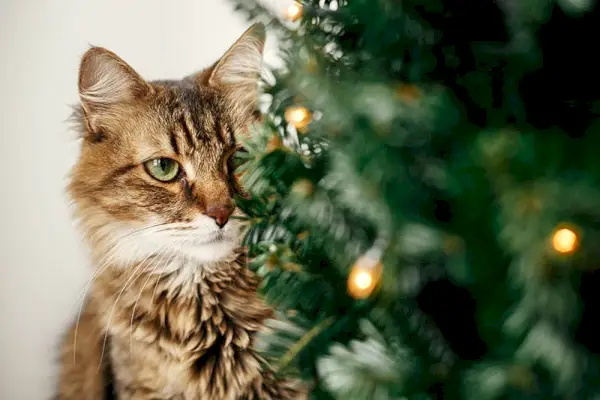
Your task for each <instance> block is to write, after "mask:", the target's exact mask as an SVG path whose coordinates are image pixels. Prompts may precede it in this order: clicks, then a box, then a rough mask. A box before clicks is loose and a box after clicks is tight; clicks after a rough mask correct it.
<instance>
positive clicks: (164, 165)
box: [158, 158, 170, 171]
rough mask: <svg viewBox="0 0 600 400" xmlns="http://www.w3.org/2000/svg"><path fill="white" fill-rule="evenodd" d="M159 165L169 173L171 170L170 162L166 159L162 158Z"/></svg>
mask: <svg viewBox="0 0 600 400" xmlns="http://www.w3.org/2000/svg"><path fill="white" fill-rule="evenodd" d="M158 164H159V165H160V169H162V170H163V171H167V170H168V169H169V164H170V160H167V159H166V158H161V159H160V160H158Z"/></svg>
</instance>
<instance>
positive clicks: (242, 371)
mask: <svg viewBox="0 0 600 400" xmlns="http://www.w3.org/2000/svg"><path fill="white" fill-rule="evenodd" d="M263 41H264V28H262V27H260V26H254V27H252V28H250V29H249V30H248V31H247V32H246V33H245V34H244V35H243V36H242V37H241V38H240V39H239V40H238V41H237V42H236V43H235V44H234V45H233V46H232V47H231V48H230V49H229V50H228V51H227V52H226V53H225V55H224V56H223V57H222V58H221V59H220V60H219V61H218V62H216V63H215V64H214V65H213V66H212V67H209V68H207V69H205V70H203V71H200V72H198V73H196V74H194V75H191V76H189V77H186V78H184V79H182V80H180V81H152V82H149V81H145V80H144V79H142V78H141V77H140V76H139V75H138V74H137V73H136V72H135V71H134V69H133V68H131V67H130V66H129V65H128V64H126V63H125V62H124V61H123V60H121V59H120V58H119V57H118V56H117V55H116V54H114V53H112V52H110V51H108V50H106V49H102V48H97V47H94V48H92V49H90V50H89V51H88V52H87V53H86V54H85V55H84V56H83V58H82V63H81V67H80V79H79V89H80V98H81V104H80V106H79V107H78V108H77V110H76V113H75V118H76V122H77V126H79V127H80V129H81V132H80V133H81V137H82V147H81V154H80V157H79V160H78V162H77V164H76V165H75V167H74V169H73V171H72V176H71V180H70V183H69V187H68V190H69V194H70V196H71V198H72V199H73V203H74V205H75V209H76V214H75V216H76V218H77V221H78V223H79V225H80V227H81V230H82V232H83V234H84V236H85V238H86V239H87V241H88V243H89V245H90V249H91V254H92V259H93V261H94V264H95V266H96V270H95V275H94V278H93V279H92V281H91V284H90V285H89V287H88V288H87V289H88V291H87V293H88V294H87V296H86V298H85V301H84V303H83V306H82V310H81V313H80V315H79V316H78V318H77V319H76V321H75V322H74V324H73V326H72V327H70V328H69V330H68V332H67V334H66V335H65V338H64V342H63V345H62V348H61V365H60V367H61V370H60V379H59V382H58V388H57V395H56V399H57V400H71V399H77V400H103V399H107V397H106V396H107V395H106V393H107V390H106V387H107V386H108V385H109V384H110V385H112V387H114V389H115V392H116V397H117V398H118V399H119V400H138V399H139V400H142V399H144V400H146V399H177V400H195V399H202V400H235V399H264V400H268V399H301V398H306V392H305V390H304V389H303V387H301V386H300V385H299V384H298V383H297V382H295V381H292V380H286V379H279V378H276V377H275V376H274V375H273V374H272V373H271V372H270V371H269V370H268V368H267V367H266V366H265V365H264V364H263V363H262V362H261V360H260V357H259V356H258V354H257V353H256V351H255V350H254V347H255V343H254V341H255V339H254V338H255V335H256V333H257V332H258V331H260V330H261V329H262V328H263V327H264V323H265V321H266V320H267V319H269V318H271V316H272V312H271V310H270V309H269V308H268V307H267V306H266V305H265V304H264V303H263V302H262V300H261V299H260V298H259V297H258V296H257V294H256V289H257V286H258V284H259V282H258V280H257V279H256V277H255V276H253V274H252V273H251V272H250V271H249V270H248V269H247V268H245V266H244V261H243V259H244V255H243V252H242V251H241V250H240V249H239V245H240V239H241V237H242V234H243V228H244V227H243V225H242V224H241V223H240V222H239V221H237V220H234V219H230V220H229V222H227V223H226V224H225V225H224V226H223V227H222V228H220V227H219V226H217V224H215V220H213V219H212V217H210V216H209V214H208V210H209V209H211V207H215V206H227V207H229V206H231V205H232V203H231V199H232V195H233V194H234V193H235V192H236V191H239V190H241V188H240V186H239V184H238V182H237V181H236V178H235V177H234V176H233V174H232V173H231V169H230V168H229V166H228V165H229V164H228V162H227V156H228V155H230V154H231V153H232V152H233V150H234V149H235V148H236V146H237V143H238V141H239V137H240V135H247V134H248V128H249V125H250V124H251V123H252V122H253V121H255V113H254V108H255V104H256V101H255V99H256V95H257V94H256V85H257V79H258V71H259V70H260V62H261V57H262V49H263ZM157 157H168V158H171V159H174V160H176V161H177V162H178V163H179V164H180V166H181V169H182V172H181V173H180V175H178V177H177V179H176V180H174V181H173V182H168V183H164V182H160V181H157V180H156V179H154V178H152V177H151V176H150V175H149V174H148V173H147V172H146V170H145V169H144V167H143V164H144V162H145V161H147V160H150V159H153V158H157ZM234 215H240V213H239V211H235V212H234ZM103 370H106V371H111V374H103V373H101V372H102V371H103ZM107 376H110V378H107Z"/></svg>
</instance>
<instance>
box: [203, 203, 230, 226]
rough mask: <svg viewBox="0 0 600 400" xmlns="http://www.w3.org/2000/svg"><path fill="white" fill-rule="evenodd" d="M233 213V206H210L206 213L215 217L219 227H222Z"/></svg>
mask: <svg viewBox="0 0 600 400" xmlns="http://www.w3.org/2000/svg"><path fill="white" fill-rule="evenodd" d="M232 213H233V207H231V206H209V207H208V208H207V209H206V212H205V213H204V214H206V215H207V216H209V217H211V218H212V219H214V220H215V222H216V223H217V225H219V228H222V227H224V226H225V224H226V223H227V221H229V217H230V216H231V214H232Z"/></svg>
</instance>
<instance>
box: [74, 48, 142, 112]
mask: <svg viewBox="0 0 600 400" xmlns="http://www.w3.org/2000/svg"><path fill="white" fill-rule="evenodd" d="M148 90H149V85H148V84H147V83H146V81H144V79H142V77H141V76H140V75H139V74H138V73H137V72H136V71H135V70H134V69H133V68H132V67H130V66H129V65H128V64H127V63H126V62H125V61H123V60H122V59H121V58H120V57H119V56H117V55H116V54H115V53H113V52H112V51H110V50H107V49H105V48H102V47H92V48H90V49H89V50H88V51H86V53H85V54H84V55H83V57H82V58H81V64H80V66H79V98H80V99H81V105H82V107H83V111H84V113H85V114H86V115H87V116H90V115H91V114H94V113H96V112H101V111H102V110H104V109H108V108H110V107H112V106H113V105H116V104H122V103H127V102H131V101H133V100H135V99H136V98H139V97H141V96H143V95H144V94H146V93H147V91H148Z"/></svg>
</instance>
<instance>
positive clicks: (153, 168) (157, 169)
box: [144, 158, 179, 182]
mask: <svg viewBox="0 0 600 400" xmlns="http://www.w3.org/2000/svg"><path fill="white" fill-rule="evenodd" d="M144 167H146V171H147V172H148V174H150V176H152V177H153V178H154V179H157V180H159V181H161V182H169V181H172V180H173V179H175V178H177V176H178V175H179V163H178V162H177V161H175V160H172V159H170V158H155V159H154V160H150V161H146V162H145V163H144Z"/></svg>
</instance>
